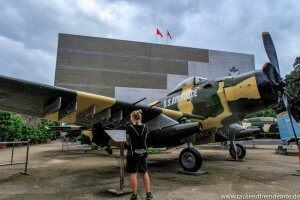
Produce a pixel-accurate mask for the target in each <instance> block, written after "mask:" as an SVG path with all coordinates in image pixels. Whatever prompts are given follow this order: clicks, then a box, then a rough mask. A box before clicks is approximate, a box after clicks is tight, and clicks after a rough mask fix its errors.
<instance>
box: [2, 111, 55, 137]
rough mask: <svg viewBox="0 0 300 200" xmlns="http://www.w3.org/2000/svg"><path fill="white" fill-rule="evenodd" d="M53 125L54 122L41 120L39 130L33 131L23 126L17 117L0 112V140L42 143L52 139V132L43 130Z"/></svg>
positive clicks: (33, 129)
mask: <svg viewBox="0 0 300 200" xmlns="http://www.w3.org/2000/svg"><path fill="white" fill-rule="evenodd" d="M53 124H54V122H51V121H48V120H42V121H41V126H40V128H38V129H35V128H33V127H32V126H29V125H27V124H25V123H24V122H23V121H22V119H21V117H20V116H19V115H16V114H12V113H10V112H6V111H1V110H0V140H2V141H13V140H19V141H21V140H22V141H24V140H25V141H26V140H30V141H32V142H43V141H45V140H46V139H52V138H53V132H51V131H48V130H47V129H46V128H45V126H51V125H53Z"/></svg>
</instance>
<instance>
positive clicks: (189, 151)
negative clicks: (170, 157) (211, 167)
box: [179, 148, 202, 172]
mask: <svg viewBox="0 0 300 200" xmlns="http://www.w3.org/2000/svg"><path fill="white" fill-rule="evenodd" d="M179 163H180V166H181V167H182V168H183V169H184V170H186V171H189V172H196V171H198V170H199V169H200V168H201V165H202V157H201V154H200V153H199V151H198V150H196V149H194V148H186V149H184V150H182V151H181V153H180V155H179Z"/></svg>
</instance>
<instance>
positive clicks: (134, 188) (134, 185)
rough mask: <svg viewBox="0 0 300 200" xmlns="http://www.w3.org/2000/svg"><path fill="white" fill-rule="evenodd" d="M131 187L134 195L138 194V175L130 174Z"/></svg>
mask: <svg viewBox="0 0 300 200" xmlns="http://www.w3.org/2000/svg"><path fill="white" fill-rule="evenodd" d="M130 185H131V190H132V193H133V194H137V174H136V173H132V174H130Z"/></svg>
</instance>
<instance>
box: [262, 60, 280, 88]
mask: <svg viewBox="0 0 300 200" xmlns="http://www.w3.org/2000/svg"><path fill="white" fill-rule="evenodd" d="M262 70H263V72H264V74H265V75H266V76H267V78H268V79H269V81H270V82H271V83H272V85H275V86H278V85H280V83H281V82H282V79H281V77H280V74H278V72H277V71H276V68H275V67H274V66H273V65H272V64H271V63H266V64H264V66H263V69H262Z"/></svg>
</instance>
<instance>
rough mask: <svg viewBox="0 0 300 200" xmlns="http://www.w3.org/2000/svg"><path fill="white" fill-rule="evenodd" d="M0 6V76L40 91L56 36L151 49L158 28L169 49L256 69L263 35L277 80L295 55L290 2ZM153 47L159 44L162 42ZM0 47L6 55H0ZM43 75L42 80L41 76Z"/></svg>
mask: <svg viewBox="0 0 300 200" xmlns="http://www.w3.org/2000/svg"><path fill="white" fill-rule="evenodd" d="M0 3H1V5H2V8H1V12H0V27H1V30H0V35H1V43H0V45H1V47H0V48H1V66H0V70H1V74H3V73H4V72H5V74H6V75H10V76H13V77H20V78H26V79H30V80H35V81H42V82H45V83H53V79H54V70H55V59H56V50H57V36H58V33H70V34H78V35H89V36H96V37H107V38H115V39H123V40H133V41H142V42H153V43H154V42H155V32H154V31H155V29H156V28H157V27H158V28H160V30H161V31H162V32H163V33H166V30H170V32H171V34H172V36H173V40H172V41H171V44H172V45H180V46H189V47H196V48H207V49H215V50H223V51H233V52H241V53H250V54H254V55H255V59H256V68H257V69H259V68H261V65H262V64H263V63H264V62H265V61H267V58H266V55H265V52H264V49H263V44H262V40H261V35H260V34H261V32H263V31H270V32H271V34H272V37H273V40H274V43H275V45H276V47H277V51H278V57H279V61H280V63H281V67H282V72H283V74H287V73H288V72H289V71H291V70H292V64H293V61H294V58H295V57H296V56H297V55H299V54H300V51H299V48H298V46H299V42H300V34H298V32H299V30H300V20H299V18H300V12H299V10H300V3H299V1H297V0H291V1H281V0H274V1H272V3H271V2H270V1H268V0H261V1H255V2H253V1H252V0H244V1H239V0H226V1H221V0H215V1H205V0H200V1H199V0H182V1H171V0H165V1H158V0H152V1H146V0H145V1H142V0H127V1H126V0H102V1H96V0H77V1H74V0H53V1H39V0H27V1H10V0H0ZM159 42H160V43H165V38H164V39H162V40H161V39H160V40H159ZM2 43H5V44H6V45H10V47H11V49H10V50H9V51H5V50H3V49H4V46H3V44H2ZM15 51H17V52H15ZM33 53H34V54H37V53H38V55H39V56H40V57H41V59H40V60H42V59H43V62H42V61H41V63H38V61H37V60H36V56H34V55H32V56H31V55H30V54H33ZM16 62H17V63H16ZM37 64H41V65H42V66H40V67H38V66H37ZM7 66H14V68H12V69H14V70H8V69H7ZM46 69H47V70H48V71H45V72H46V73H44V74H45V75H41V74H42V72H43V70H46ZM27 71H31V72H32V73H31V76H28V75H26V74H27V73H26V72H27ZM20 72H22V73H20ZM41 77H43V78H42V79H41Z"/></svg>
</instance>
